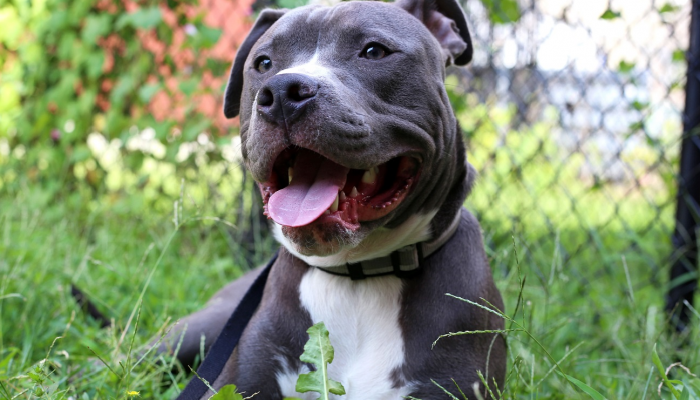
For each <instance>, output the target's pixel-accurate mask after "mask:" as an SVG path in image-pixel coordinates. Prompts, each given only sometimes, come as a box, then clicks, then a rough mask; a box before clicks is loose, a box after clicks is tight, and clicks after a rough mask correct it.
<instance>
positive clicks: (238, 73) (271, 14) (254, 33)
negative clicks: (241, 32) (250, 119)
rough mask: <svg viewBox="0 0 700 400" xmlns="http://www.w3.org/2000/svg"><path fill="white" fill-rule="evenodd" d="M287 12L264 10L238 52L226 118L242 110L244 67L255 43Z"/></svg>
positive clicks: (226, 99) (232, 75)
mask: <svg viewBox="0 0 700 400" xmlns="http://www.w3.org/2000/svg"><path fill="white" fill-rule="evenodd" d="M286 12H287V10H270V9H265V10H263V11H262V12H261V13H260V15H259V16H258V19H257V20H256V21H255V25H253V29H251V30H250V33H248V36H247V37H246V38H245V40H244V41H243V43H242V44H241V46H240V47H239V48H238V52H236V59H235V60H234V61H233V66H232V67H231V75H230V76H229V78H228V84H227V85H226V94H225V95H224V115H225V116H226V118H234V117H235V116H237V115H238V113H239V112H240V108H241V93H242V91H243V67H244V66H245V60H246V59H247V58H248V54H250V50H251V49H252V48H253V45H254V44H255V42H257V41H258V39H260V36H262V35H263V33H265V32H266V31H267V30H268V29H269V28H270V27H271V26H272V24H274V23H275V22H277V20H278V19H280V18H281V17H282V16H283V15H284V14H285V13H286Z"/></svg>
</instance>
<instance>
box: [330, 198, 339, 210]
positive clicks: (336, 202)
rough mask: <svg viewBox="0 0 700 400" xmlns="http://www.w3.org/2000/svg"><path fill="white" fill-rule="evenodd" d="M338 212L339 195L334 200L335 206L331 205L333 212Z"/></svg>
mask: <svg viewBox="0 0 700 400" xmlns="http://www.w3.org/2000/svg"><path fill="white" fill-rule="evenodd" d="M336 211H338V195H337V194H336V195H335V200H333V204H332V205H331V212H336Z"/></svg>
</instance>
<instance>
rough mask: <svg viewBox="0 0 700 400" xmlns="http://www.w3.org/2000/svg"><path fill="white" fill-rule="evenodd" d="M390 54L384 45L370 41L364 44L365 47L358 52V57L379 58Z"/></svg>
mask: <svg viewBox="0 0 700 400" xmlns="http://www.w3.org/2000/svg"><path fill="white" fill-rule="evenodd" d="M389 54H391V52H390V51H389V50H387V48H386V47H384V46H382V45H381V44H379V43H370V44H368V45H367V46H365V49H364V50H362V53H360V57H363V58H366V59H368V60H379V59H382V58H384V57H386V56H388V55H389Z"/></svg>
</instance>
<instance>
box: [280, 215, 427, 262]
mask: <svg viewBox="0 0 700 400" xmlns="http://www.w3.org/2000/svg"><path fill="white" fill-rule="evenodd" d="M436 214H437V210H434V211H431V212H428V213H422V214H416V215H412V216H411V217H409V218H408V219H407V220H406V221H404V222H403V223H402V224H401V225H399V226H398V227H396V228H393V229H389V228H379V229H377V230H376V231H374V232H372V233H370V234H369V235H368V236H367V238H365V240H363V241H362V242H361V243H360V244H359V245H358V246H356V247H353V248H349V249H342V250H341V251H339V252H338V253H336V254H333V255H330V256H323V257H320V256H305V255H303V254H301V253H299V252H298V251H296V250H295V249H294V245H293V244H292V243H291V242H290V241H289V240H288V239H287V238H286V237H285V236H284V234H283V233H282V228H281V226H280V225H279V224H277V223H274V227H273V232H274V235H275V239H277V241H278V242H279V243H280V244H282V245H283V246H284V247H285V248H286V249H287V250H288V251H289V252H290V253H292V254H293V255H294V256H296V257H298V258H300V259H301V260H303V261H304V262H305V263H307V264H309V265H311V266H314V267H333V266H338V265H344V264H348V263H357V262H360V261H365V260H371V259H374V258H379V257H384V256H387V255H389V254H391V253H392V252H393V251H396V250H398V249H400V248H402V247H405V246H408V245H411V244H414V243H418V242H423V241H426V240H428V239H430V238H431V237H432V232H431V222H432V220H433V218H434V217H435V215H436Z"/></svg>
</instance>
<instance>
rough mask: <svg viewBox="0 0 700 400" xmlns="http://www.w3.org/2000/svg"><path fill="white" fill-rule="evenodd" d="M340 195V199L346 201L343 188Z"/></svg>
mask: <svg viewBox="0 0 700 400" xmlns="http://www.w3.org/2000/svg"><path fill="white" fill-rule="evenodd" d="M338 197H339V198H340V201H345V192H343V191H342V190H341V191H340V193H338Z"/></svg>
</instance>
